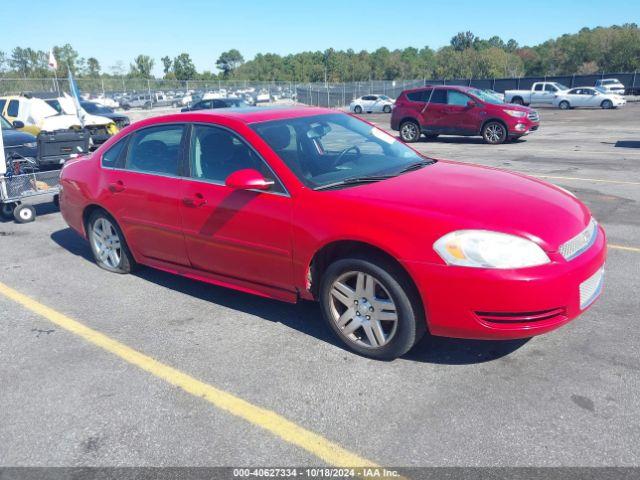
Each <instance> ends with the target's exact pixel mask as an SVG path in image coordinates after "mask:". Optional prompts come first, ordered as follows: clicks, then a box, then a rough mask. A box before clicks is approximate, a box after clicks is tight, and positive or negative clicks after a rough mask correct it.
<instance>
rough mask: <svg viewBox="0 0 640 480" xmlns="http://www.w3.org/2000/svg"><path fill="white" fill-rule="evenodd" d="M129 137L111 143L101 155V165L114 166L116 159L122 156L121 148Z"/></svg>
mask: <svg viewBox="0 0 640 480" xmlns="http://www.w3.org/2000/svg"><path fill="white" fill-rule="evenodd" d="M128 140H129V137H126V138H123V139H122V140H120V141H119V142H118V143H116V144H115V145H113V146H112V147H111V148H110V149H109V150H107V151H106V152H104V154H103V155H102V166H103V167H106V168H114V167H117V166H118V160H119V159H120V157H121V156H122V153H123V150H124V148H125V146H126V144H127V141H128Z"/></svg>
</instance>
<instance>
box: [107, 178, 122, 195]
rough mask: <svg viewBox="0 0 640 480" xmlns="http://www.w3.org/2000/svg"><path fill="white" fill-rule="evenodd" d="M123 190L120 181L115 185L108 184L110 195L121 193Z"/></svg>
mask: <svg viewBox="0 0 640 480" xmlns="http://www.w3.org/2000/svg"><path fill="white" fill-rule="evenodd" d="M123 190H124V183H122V180H118V181H117V182H115V183H110V184H109V191H110V192H111V193H118V192H122V191H123Z"/></svg>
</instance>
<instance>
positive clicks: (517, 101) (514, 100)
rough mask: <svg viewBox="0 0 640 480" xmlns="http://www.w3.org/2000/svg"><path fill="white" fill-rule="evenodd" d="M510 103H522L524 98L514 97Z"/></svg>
mask: <svg viewBox="0 0 640 480" xmlns="http://www.w3.org/2000/svg"><path fill="white" fill-rule="evenodd" d="M511 103H513V104H515V105H524V100H523V99H522V98H521V97H514V98H513V99H512V100H511Z"/></svg>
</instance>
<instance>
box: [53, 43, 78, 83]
mask: <svg viewBox="0 0 640 480" xmlns="http://www.w3.org/2000/svg"><path fill="white" fill-rule="evenodd" d="M53 56H54V57H55V58H56V61H57V62H58V70H57V72H56V73H57V75H58V77H65V76H66V75H67V72H68V71H69V70H71V73H72V74H73V75H76V74H77V73H78V64H77V62H78V58H79V57H80V55H79V54H78V52H77V51H76V50H75V49H74V48H73V47H72V46H71V45H70V44H68V43H65V44H64V45H62V46H61V47H59V46H55V47H53Z"/></svg>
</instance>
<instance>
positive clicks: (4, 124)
mask: <svg viewBox="0 0 640 480" xmlns="http://www.w3.org/2000/svg"><path fill="white" fill-rule="evenodd" d="M0 125H1V126H2V129H3V130H12V129H13V125H11V124H10V123H9V121H8V120H7V119H6V118H4V117H2V116H0Z"/></svg>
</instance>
